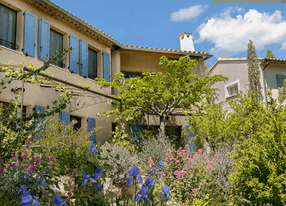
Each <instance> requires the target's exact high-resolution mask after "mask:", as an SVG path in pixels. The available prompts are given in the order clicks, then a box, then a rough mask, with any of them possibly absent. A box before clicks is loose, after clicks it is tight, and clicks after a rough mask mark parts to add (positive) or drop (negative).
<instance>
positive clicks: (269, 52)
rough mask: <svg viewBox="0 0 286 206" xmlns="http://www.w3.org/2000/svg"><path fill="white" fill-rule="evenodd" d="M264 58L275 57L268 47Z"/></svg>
mask: <svg viewBox="0 0 286 206" xmlns="http://www.w3.org/2000/svg"><path fill="white" fill-rule="evenodd" d="M265 58H272V59H276V57H275V56H274V54H273V53H272V52H271V51H270V50H269V49H268V50H267V53H266V56H265Z"/></svg>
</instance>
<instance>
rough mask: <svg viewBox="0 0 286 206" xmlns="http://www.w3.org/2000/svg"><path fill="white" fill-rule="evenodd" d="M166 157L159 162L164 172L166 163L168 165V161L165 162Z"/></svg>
mask: <svg viewBox="0 0 286 206" xmlns="http://www.w3.org/2000/svg"><path fill="white" fill-rule="evenodd" d="M163 161H164V159H161V160H160V162H159V167H160V168H162V170H163V172H165V167H164V165H166V162H163Z"/></svg>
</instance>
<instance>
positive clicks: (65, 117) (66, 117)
mask: <svg viewBox="0 0 286 206" xmlns="http://www.w3.org/2000/svg"><path fill="white" fill-rule="evenodd" d="M59 116H60V121H61V122H64V123H65V124H66V125H69V124H70V113H68V112H64V111H60V113H59Z"/></svg>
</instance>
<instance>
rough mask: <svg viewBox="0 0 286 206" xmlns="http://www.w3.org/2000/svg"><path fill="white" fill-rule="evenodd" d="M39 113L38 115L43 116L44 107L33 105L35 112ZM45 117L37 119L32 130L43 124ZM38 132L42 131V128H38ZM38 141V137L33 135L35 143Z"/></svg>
mask: <svg viewBox="0 0 286 206" xmlns="http://www.w3.org/2000/svg"><path fill="white" fill-rule="evenodd" d="M38 111H40V114H45V111H46V107H43V106H40V105H35V112H38ZM45 119H46V118H45V117H44V118H39V119H38V120H37V121H36V122H35V125H34V128H35V129H36V128H37V127H38V125H39V124H41V123H43V122H44V121H45ZM39 130H43V126H40V127H39ZM39 139H40V136H39V135H37V134H36V135H35V142H37V141H38V140H39Z"/></svg>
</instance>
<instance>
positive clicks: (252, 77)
mask: <svg viewBox="0 0 286 206" xmlns="http://www.w3.org/2000/svg"><path fill="white" fill-rule="evenodd" d="M247 47H248V49H247V66H248V83H249V91H253V92H254V94H255V95H254V99H255V100H256V101H261V100H262V98H263V96H262V87H261V83H260V70H259V66H258V58H257V55H256V53H255V51H256V50H255V47H254V45H253V42H252V41H251V40H249V43H248V45H247Z"/></svg>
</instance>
